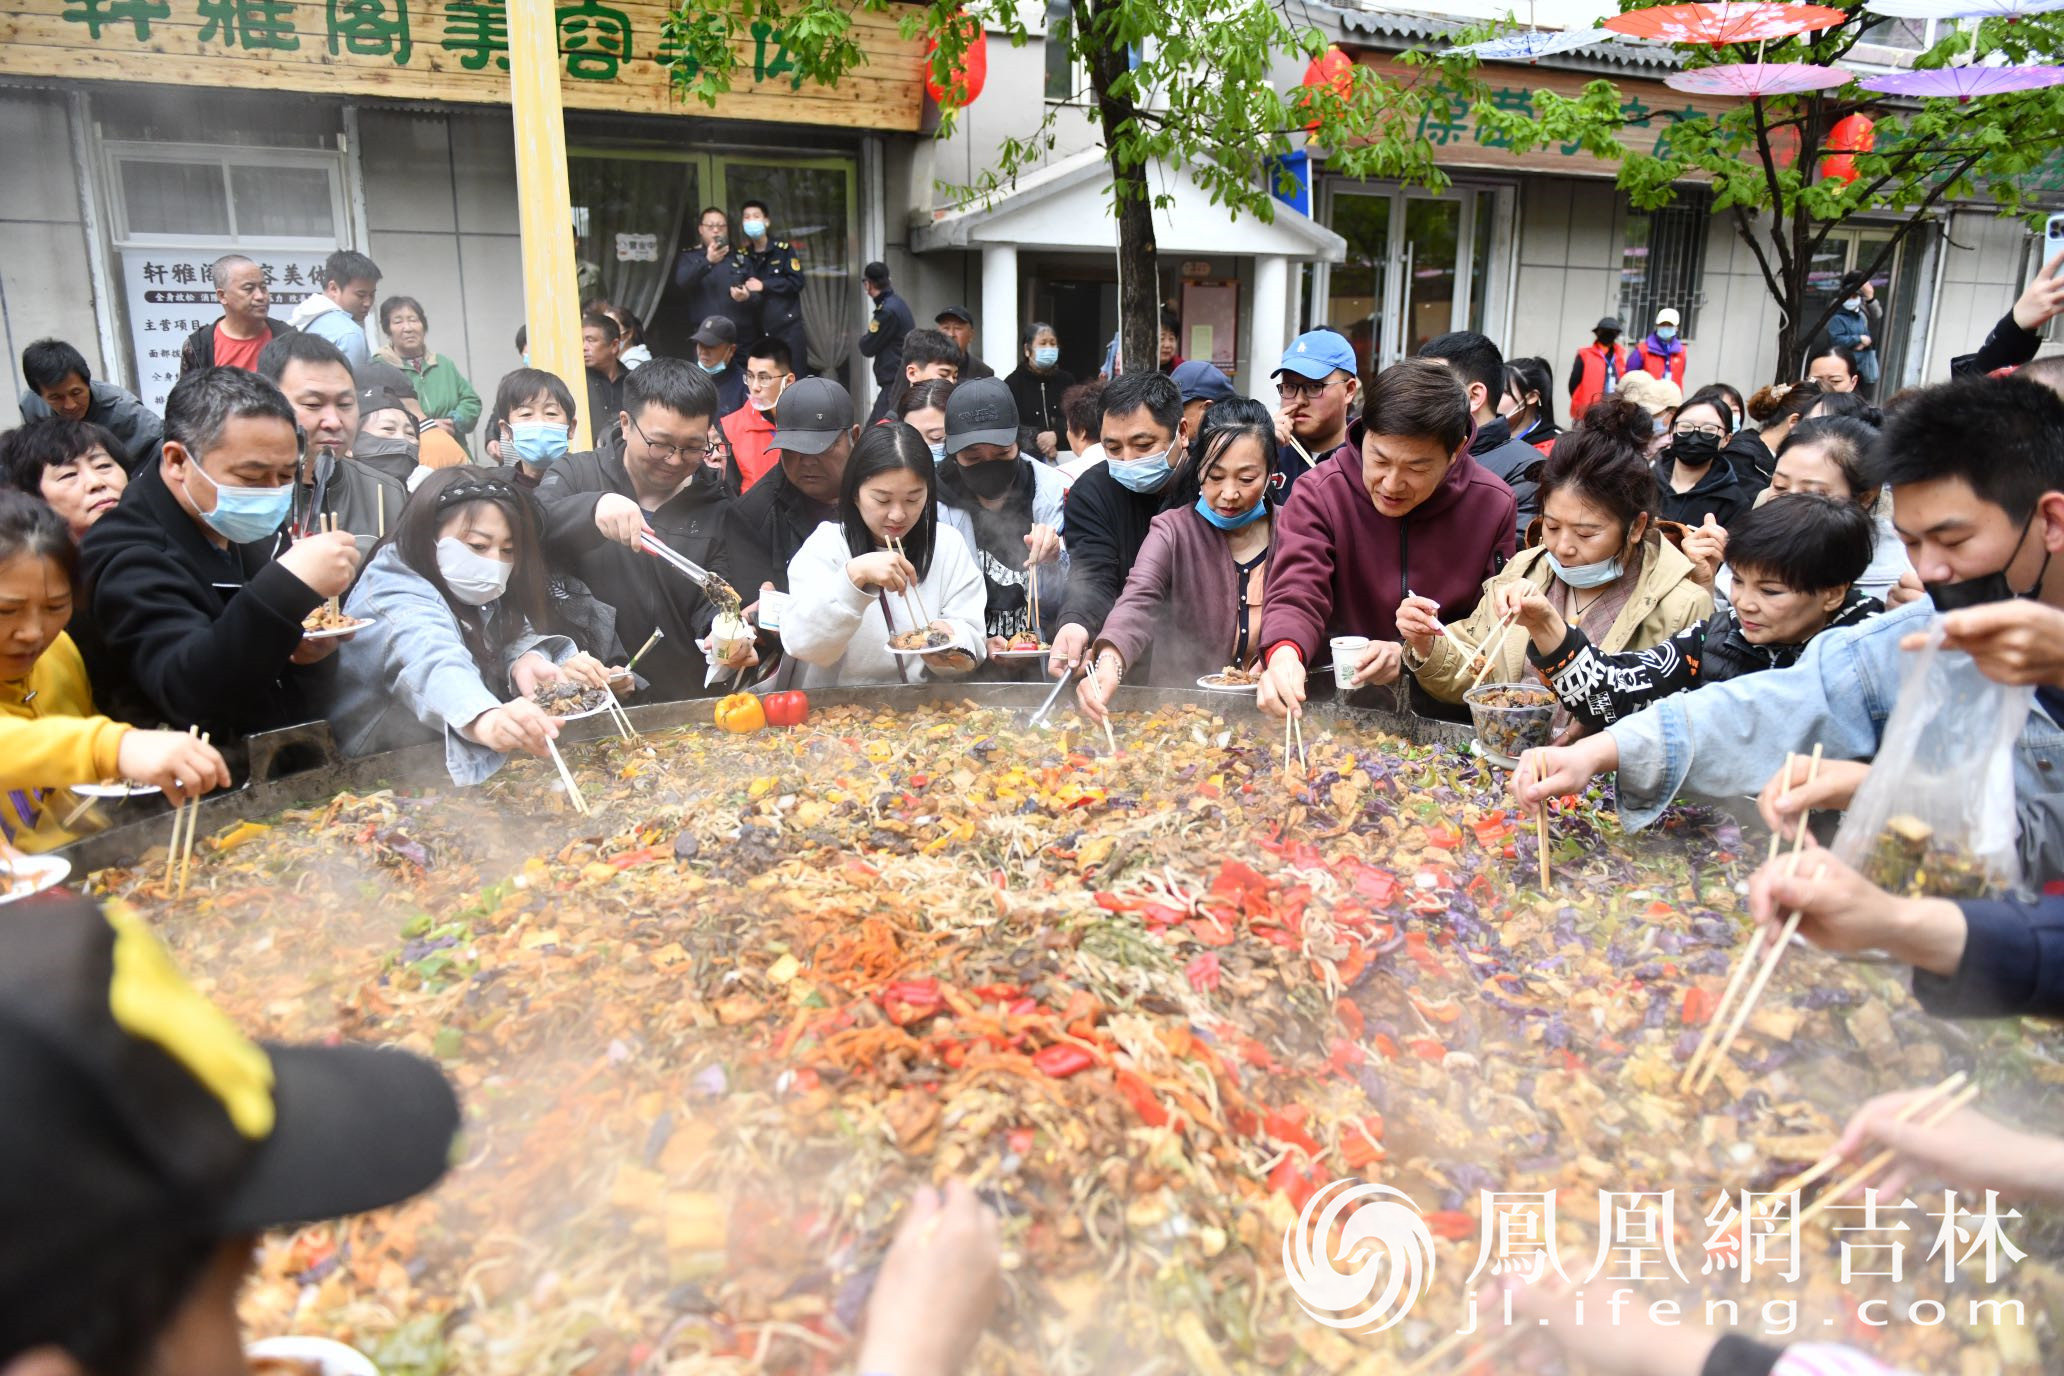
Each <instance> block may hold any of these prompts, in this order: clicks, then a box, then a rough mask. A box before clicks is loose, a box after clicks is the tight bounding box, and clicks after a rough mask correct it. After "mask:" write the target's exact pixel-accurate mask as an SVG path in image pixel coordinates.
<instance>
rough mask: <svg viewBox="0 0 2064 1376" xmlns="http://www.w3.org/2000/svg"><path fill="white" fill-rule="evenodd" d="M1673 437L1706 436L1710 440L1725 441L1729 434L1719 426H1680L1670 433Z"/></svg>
mask: <svg viewBox="0 0 2064 1376" xmlns="http://www.w3.org/2000/svg"><path fill="white" fill-rule="evenodd" d="M1670 433H1671V434H1673V435H1704V436H1706V437H1707V438H1708V439H1715V440H1724V439H1726V438H1727V432H1726V431H1725V430H1722V429H1721V428H1720V427H1719V426H1717V425H1680V426H1678V427H1677V428H1676V429H1675V430H1672V431H1671V432H1670Z"/></svg>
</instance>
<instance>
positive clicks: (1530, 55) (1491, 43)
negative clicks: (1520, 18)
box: [1441, 0, 2064, 62]
mask: <svg viewBox="0 0 2064 1376" xmlns="http://www.w3.org/2000/svg"><path fill="white" fill-rule="evenodd" d="M2057 3H2058V4H2060V5H2064V0H2057ZM1614 37H1616V35H1614V34H1613V33H1611V32H1609V31H1608V30H1605V29H1557V30H1551V31H1548V32H1545V33H1544V32H1542V31H1541V30H1539V29H1529V30H1527V31H1526V32H1525V33H1514V34H1507V35H1505V36H1504V37H1503V38H1486V39H1485V40H1484V41H1483V42H1481V43H1470V44H1466V45H1464V46H1462V47H1460V48H1450V49H1448V51H1447V52H1445V53H1442V54H1441V56H1442V57H1450V56H1453V55H1454V54H1456V53H1473V54H1475V55H1476V56H1477V57H1480V58H1483V59H1484V60H1485V61H1487V62H1532V61H1533V60H1534V59H1535V58H1538V57H1547V56H1548V55H1549V54H1551V53H1566V52H1568V51H1570V49H1572V48H1588V47H1590V46H1591V45H1592V44H1593V43H1609V42H1611V41H1612V40H1613V39H1614Z"/></svg>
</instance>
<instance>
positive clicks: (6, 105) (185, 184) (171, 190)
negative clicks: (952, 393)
mask: <svg viewBox="0 0 2064 1376" xmlns="http://www.w3.org/2000/svg"><path fill="white" fill-rule="evenodd" d="M666 9H667V7H666V6H665V5H664V4H663V3H661V2H660V0H613V3H609V4H603V3H600V0H584V3H581V4H575V5H562V6H560V7H559V11H558V14H559V38H560V50H561V55H562V59H563V63H564V66H563V68H562V73H561V88H562V93H563V98H564V100H565V104H566V107H567V144H568V151H569V167H568V171H569V182H570V186H571V191H572V202H573V204H572V219H573V228H574V231H575V235H576V253H577V258H578V262H579V264H580V272H581V279H582V296H583V299H584V300H597V299H607V300H611V301H614V302H616V303H618V304H621V305H623V306H626V307H628V308H629V309H631V310H632V311H634V312H636V313H637V314H638V315H639V316H640V317H641V318H643V319H644V320H645V321H646V322H647V326H648V331H649V334H650V344H651V346H652V347H653V349H654V350H655V352H660V353H665V352H673V353H683V352H686V340H687V337H688V335H690V334H692V333H693V332H694V329H695V327H696V324H697V322H696V321H694V320H692V319H689V318H687V317H688V307H687V306H686V304H685V301H684V299H683V297H682V295H681V294H680V293H678V292H677V291H676V290H675V289H674V287H673V268H674V263H675V260H676V258H677V257H678V254H679V252H680V251H681V249H682V248H683V247H685V246H689V245H692V243H693V242H694V238H695V225H696V222H697V219H698V212H699V211H700V210H701V208H702V207H703V206H704V205H710V204H714V205H719V206H724V207H726V208H727V209H729V210H730V211H731V213H732V216H733V219H734V222H735V220H736V207H737V205H738V204H739V203H740V202H742V201H744V200H747V199H756V200H761V201H764V202H766V203H767V204H768V206H769V207H770V209H771V211H772V216H773V222H774V232H775V233H776V234H777V235H778V236H780V237H783V238H786V239H788V240H789V241H790V242H792V243H793V244H794V245H795V247H796V250H797V256H798V257H799V258H800V259H801V260H802V264H803V274H804V277H805V283H806V285H805V292H804V309H805V316H806V323H807V330H808V337H809V344H810V354H811V360H810V361H811V362H812V363H813V364H814V365H815V366H817V367H818V368H820V369H821V370H823V371H826V372H830V373H832V374H834V375H841V374H846V375H850V373H851V371H853V370H852V369H851V368H850V365H851V363H852V357H851V355H852V341H853V339H854V338H856V337H857V335H858V334H859V332H860V331H861V330H862V329H863V328H864V326H865V309H864V307H865V301H864V298H863V296H862V294H861V292H860V290H859V287H858V280H859V269H860V266H861V265H862V264H863V263H864V262H865V261H866V259H867V256H868V255H869V254H877V255H878V254H879V253H880V251H881V247H880V238H881V230H880V223H881V217H880V216H879V215H876V216H873V217H871V218H872V223H870V217H869V216H868V215H866V214H865V213H863V207H864V206H866V205H867V204H868V202H869V198H870V197H872V198H873V200H874V201H876V202H879V201H880V200H881V198H882V195H883V189H882V174H881V169H882V166H883V160H884V147H885V144H886V143H887V142H888V141H889V140H890V139H894V138H898V137H899V136H900V137H901V139H902V141H903V142H906V143H907V142H909V141H910V138H911V137H912V136H914V134H915V131H916V130H917V129H918V127H919V125H920V121H921V118H922V113H923V102H924V92H923V86H922V80H921V61H922V59H921V54H920V51H919V46H918V45H917V44H916V43H915V42H906V41H905V40H903V39H902V38H901V36H900V34H899V33H898V31H897V28H896V25H895V21H894V20H893V18H880V17H872V16H861V17H860V19H859V20H858V21H857V22H858V23H859V25H860V29H859V36H860V40H861V43H862V46H863V48H864V49H865V50H866V51H867V53H868V63H867V65H866V66H865V67H863V68H862V69H861V71H860V72H859V73H857V74H855V75H854V76H853V77H851V78H849V79H848V80H847V81H845V82H844V83H842V84H841V85H840V86H839V87H838V88H837V89H836V90H827V89H824V88H817V87H813V86H810V85H807V84H801V83H798V82H797V80H796V78H795V76H794V73H793V70H792V67H791V65H790V63H789V60H788V57H787V55H786V52H785V50H784V49H783V46H782V42H781V36H780V34H779V31H778V30H774V29H769V28H767V26H765V25H759V26H756V27H755V29H754V32H753V33H752V35H751V36H750V38H749V39H747V40H745V41H743V42H742V43H741V46H740V49H739V56H740V62H741V70H740V72H739V73H738V76H737V78H736V79H735V89H734V91H733V92H732V93H731V94H728V95H726V96H725V97H723V99H722V100H721V102H720V103H719V105H718V106H717V108H716V109H714V110H710V109H708V108H706V107H704V106H702V105H700V104H695V105H692V106H691V105H684V104H682V103H681V101H680V100H679V99H678V98H677V97H676V96H675V95H674V94H673V93H672V92H671V90H670V89H669V87H668V84H667V76H666V71H665V69H664V68H663V67H661V66H660V64H659V61H658V53H659V45H660V41H661V34H660V25H661V21H662V19H663V17H664V15H665V13H666ZM0 24H5V25H6V29H7V35H6V42H5V43H4V44H0V148H6V147H12V148H14V149H15V150H16V151H14V152H11V153H7V154H4V155H0V156H4V157H6V158H7V159H8V160H9V161H10V162H11V161H13V160H16V159H22V158H25V157H26V156H28V154H25V153H24V152H22V151H21V150H22V149H23V148H24V147H27V148H30V149H36V150H38V151H40V152H41V153H42V154H43V155H44V156H45V157H49V156H51V155H52V154H53V153H54V152H55V151H56V150H53V149H52V148H50V147H49V140H50V136H51V134H52V132H53V131H55V132H57V133H58V134H59V136H60V137H59V143H58V148H59V149H64V148H69V150H70V151H71V153H72V154H73V156H72V158H71V159H70V160H69V161H70V163H71V166H69V167H68V168H62V167H61V168H58V169H39V176H38V178H37V184H36V187H35V190H36V192H37V196H38V204H37V205H36V207H35V208H34V209H33V210H31V209H29V208H27V207H25V206H23V205H22V204H20V203H19V202H17V204H16V205H15V206H14V207H13V208H12V209H11V210H8V211H5V212H0V227H4V228H5V229H6V230H7V231H8V232H9V234H10V236H11V235H12V231H13V229H14V227H15V226H14V225H13V224H9V223H6V222H7V221H9V220H11V219H14V218H15V217H20V222H22V223H24V224H25V223H26V222H27V221H29V220H30V219H31V218H33V219H35V220H36V221H38V226H37V229H36V231H35V233H34V236H33V237H35V238H37V239H39V240H40V242H37V243H35V244H34V246H33V247H34V248H35V250H36V252H34V253H33V254H31V255H29V256H28V258H27V259H26V260H25V259H24V258H22V257H16V258H15V259H14V260H12V261H10V262H8V263H6V264H0V288H4V295H0V310H4V311H5V313H6V322H5V323H6V326H7V334H8V336H9V337H10V338H11V340H12V341H13V352H17V353H18V351H19V347H20V345H21V344H23V343H25V342H26V341H27V340H28V339H30V338H35V337H39V336H41V335H44V334H58V335H61V336H63V337H65V338H68V339H71V340H72V341H73V342H75V343H77V344H78V345H79V346H80V347H81V348H82V349H84V350H85V352H86V353H87V355H88V357H89V359H96V354H97V359H96V362H97V364H98V366H99V367H100V369H101V371H102V372H103V374H104V375H106V376H110V377H112V378H115V379H117V380H119V381H122V382H124V383H127V384H129V385H133V386H134V387H136V389H137V390H138V391H139V392H140V393H141V394H142V395H144V397H145V399H146V400H147V401H149V402H151V403H152V404H154V405H155V404H160V403H161V402H162V400H163V396H164V393H165V392H166V391H168V390H169V388H170V385H171V382H172V380H173V378H174V377H176V374H177V370H178V365H177V350H178V345H179V341H180V339H182V338H183V337H184V333H185V332H186V331H190V330H191V329H192V328H194V327H195V326H197V325H200V324H203V323H206V321H208V320H211V319H213V318H214V316H215V315H216V314H217V313H218V312H217V311H216V308H215V303H214V295H213V291H212V288H211V286H210V284H209V283H208V281H207V280H206V267H207V264H209V263H210V262H212V261H213V260H214V259H215V258H217V257H219V256H221V255H222V254H223V253H226V252H230V251H236V252H241V253H246V254H249V255H250V256H251V257H253V258H254V259H256V260H258V261H259V262H260V263H261V265H263V266H264V267H266V269H267V272H268V277H269V279H270V282H271V285H272V289H273V313H274V314H275V315H276V316H281V317H284V316H286V315H287V314H289V313H290V312H291V310H292V308H293V305H294V303H295V302H296V301H297V300H298V299H299V298H300V296H301V295H303V294H305V293H306V292H307V291H309V290H310V289H311V285H310V283H309V276H310V273H311V270H312V268H313V267H314V266H315V265H316V264H319V263H320V262H321V260H322V258H323V257H324V256H325V255H326V254H327V253H329V252H330V251H331V250H333V249H336V248H339V247H349V248H356V249H360V250H362V251H364V252H366V253H368V254H370V255H371V256H372V258H373V259H374V261H376V262H377V263H379V265H380V267H381V269H382V272H383V274H384V276H383V280H382V282H381V288H380V291H381V295H382V296H386V295H388V294H406V295H410V296H415V297H417V298H419V299H420V300H421V301H422V302H423V304H424V306H425V309H426V313H427V314H428V315H429V318H430V321H429V323H430V344H431V347H432V348H434V349H436V350H437V351H438V352H440V353H445V354H448V355H450V356H451V357H453V358H454V359H456V360H457V361H458V362H459V364H460V366H461V369H462V371H464V372H466V373H467V375H468V376H469V377H471V378H472V379H473V380H474V383H475V385H476V387H478V388H480V389H481V390H482V391H487V390H489V389H491V388H492V387H493V385H494V382H495V380H496V379H498V378H499V377H500V375H501V374H502V373H503V372H504V371H506V370H507V369H508V368H510V367H513V366H515V365H516V364H517V362H518V361H519V360H518V355H517V352H516V349H515V346H514V340H515V333H516V330H517V327H518V326H519V325H520V324H521V323H522V322H523V303H522V299H521V288H520V282H521V272H520V267H519V262H520V256H519V252H518V247H519V246H518V242H517V237H516V236H517V229H516V226H517V214H516V191H515V170H514V134H513V128H512V125H511V121H510V119H509V112H508V108H507V101H508V77H507V28H506V19H505V17H504V15H503V11H502V7H501V6H500V5H499V4H491V3H472V2H471V0H363V3H351V4H344V3H337V4H330V5H323V6H316V5H308V4H290V3H278V0H236V3H234V4H232V3H225V2H222V0H7V3H6V5H5V7H4V8H0ZM195 88H207V89H206V91H205V94H204V93H203V92H202V91H201V90H198V89H195ZM60 182H61V183H63V184H59V183H60ZM51 205H55V206H57V207H60V208H61V210H62V211H63V212H65V213H60V214H58V215H55V216H53V215H51V213H50V211H49V206H51ZM74 208H76V211H77V213H76V215H72V214H70V213H69V212H70V211H72V210H73V209H74ZM371 323H372V327H373V332H374V339H373V343H374V344H375V346H377V345H379V344H380V343H382V342H383V341H382V340H381V339H380V338H379V336H378V332H377V321H374V322H371ZM96 345H97V348H96V347H95V346H96ZM10 361H11V360H10ZM11 409H12V393H11V392H10V394H9V396H8V398H7V399H6V400H5V401H4V402H0V419H4V418H5V417H6V416H7V415H8V414H11Z"/></svg>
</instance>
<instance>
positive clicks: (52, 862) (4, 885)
mask: <svg viewBox="0 0 2064 1376" xmlns="http://www.w3.org/2000/svg"><path fill="white" fill-rule="evenodd" d="M9 863H10V865H11V867H12V869H11V873H8V874H5V875H0V903H12V902H14V901H15V900H16V899H19V898H28V897H30V896H31V895H33V894H39V893H41V892H43V890H45V889H48V888H53V887H55V886H56V885H59V884H62V883H64V881H65V879H66V878H67V877H68V876H69V875H70V874H71V872H72V862H71V861H69V860H67V859H65V858H64V857H63V856H62V855H24V856H22V857H21V858H20V859H19V860H14V861H11V862H9Z"/></svg>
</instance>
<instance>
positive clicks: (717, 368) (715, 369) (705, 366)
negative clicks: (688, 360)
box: [695, 363, 728, 377]
mask: <svg viewBox="0 0 2064 1376" xmlns="http://www.w3.org/2000/svg"><path fill="white" fill-rule="evenodd" d="M695 366H696V367H698V368H700V369H702V370H703V371H704V372H705V373H708V374H710V375H711V376H712V377H714V376H715V375H716V374H718V373H721V372H723V371H724V369H725V367H726V366H728V365H726V364H722V363H697V364H696V365H695Z"/></svg>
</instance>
